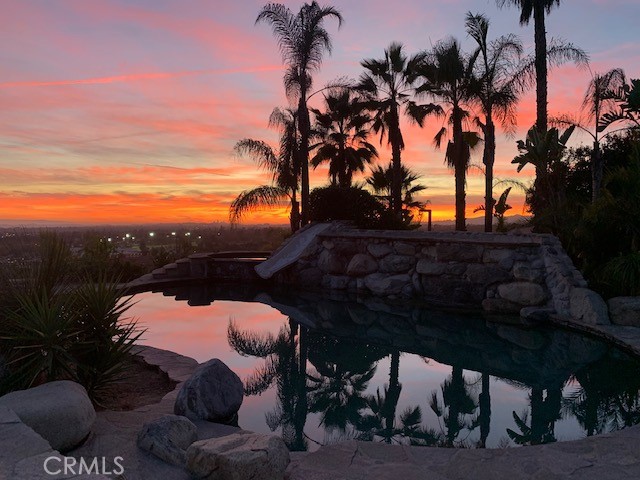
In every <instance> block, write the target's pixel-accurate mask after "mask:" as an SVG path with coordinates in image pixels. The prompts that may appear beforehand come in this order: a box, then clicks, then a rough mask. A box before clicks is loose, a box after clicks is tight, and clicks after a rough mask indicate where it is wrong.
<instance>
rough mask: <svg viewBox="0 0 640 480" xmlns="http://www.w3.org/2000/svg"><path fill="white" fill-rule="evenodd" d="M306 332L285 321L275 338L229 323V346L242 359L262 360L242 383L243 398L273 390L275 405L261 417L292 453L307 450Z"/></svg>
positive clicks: (295, 324)
mask: <svg viewBox="0 0 640 480" xmlns="http://www.w3.org/2000/svg"><path fill="white" fill-rule="evenodd" d="M305 335H306V329H304V328H303V327H300V326H299V325H298V324H297V323H296V322H294V321H293V320H291V319H289V324H288V325H285V326H283V327H282V328H281V329H280V331H279V332H278V334H277V335H275V336H274V335H272V334H269V333H266V334H260V333H255V332H253V331H242V330H239V329H238V327H237V326H236V325H235V323H234V322H229V326H228V329H227V339H228V341H229V346H231V348H233V349H234V350H235V351H236V352H238V353H239V354H240V355H242V356H244V357H248V356H252V357H257V358H262V359H264V360H265V362H264V364H263V365H262V366H260V367H258V368H256V370H255V371H254V372H253V374H252V375H250V376H249V377H248V378H246V379H245V380H244V382H243V383H244V393H245V395H261V394H262V393H264V392H265V391H266V390H267V389H269V388H270V387H271V386H272V385H275V386H276V390H277V398H278V403H277V404H276V406H275V408H274V410H273V411H272V412H268V413H266V414H265V419H266V422H267V425H268V426H269V428H270V429H271V431H275V430H276V429H277V428H278V427H281V428H282V437H283V440H284V442H285V443H286V444H287V447H288V448H289V449H290V450H292V451H305V450H307V439H306V435H305V433H304V426H305V423H306V419H307V405H308V402H307V400H308V399H307V396H308V393H307V387H306V378H307V371H306V370H307V367H306V365H307V353H306V340H305Z"/></svg>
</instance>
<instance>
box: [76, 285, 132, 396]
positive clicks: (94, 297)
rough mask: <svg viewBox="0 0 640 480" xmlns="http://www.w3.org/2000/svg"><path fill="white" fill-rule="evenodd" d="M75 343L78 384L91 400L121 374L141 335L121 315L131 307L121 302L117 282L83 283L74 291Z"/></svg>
mask: <svg viewBox="0 0 640 480" xmlns="http://www.w3.org/2000/svg"><path fill="white" fill-rule="evenodd" d="M74 296H75V297H76V299H77V300H76V305H77V307H76V308H77V312H78V313H77V319H76V323H77V329H78V330H79V335H78V342H77V343H76V345H74V348H73V349H72V351H73V354H74V358H75V363H76V367H77V368H76V376H77V379H78V381H79V382H80V383H81V384H82V385H84V387H85V388H86V389H87V391H88V392H89V395H90V396H91V397H93V398H99V397H100V395H101V394H102V393H103V392H104V390H105V389H106V388H107V387H108V386H109V385H110V384H112V383H113V382H114V381H115V380H116V379H117V378H118V377H119V376H120V375H121V374H122V373H123V369H124V365H125V362H126V360H127V358H128V357H129V355H130V354H131V349H132V347H133V345H134V343H135V342H136V341H137V340H138V339H139V338H140V336H141V335H142V333H143V331H142V330H140V329H139V328H138V325H137V323H136V322H135V321H132V320H129V319H124V318H123V315H124V314H125V313H126V312H127V311H128V310H129V309H130V308H131V306H132V305H133V303H132V297H126V298H124V299H123V293H122V291H121V290H120V289H119V288H118V281H117V279H113V278H111V279H110V278H107V277H102V278H100V279H98V280H97V281H91V280H90V279H86V280H85V282H83V283H82V284H81V285H80V286H79V287H78V288H77V289H76V290H75V291H74Z"/></svg>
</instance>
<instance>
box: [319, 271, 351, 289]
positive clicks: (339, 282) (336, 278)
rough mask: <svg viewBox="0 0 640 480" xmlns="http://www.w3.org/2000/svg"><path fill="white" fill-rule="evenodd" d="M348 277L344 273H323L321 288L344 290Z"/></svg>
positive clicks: (347, 284) (347, 283)
mask: <svg viewBox="0 0 640 480" xmlns="http://www.w3.org/2000/svg"><path fill="white" fill-rule="evenodd" d="M349 280H350V278H349V277H347V276H346V275H325V276H323V277H322V283H321V285H322V288H326V289H329V290H346V289H347V287H348V286H349Z"/></svg>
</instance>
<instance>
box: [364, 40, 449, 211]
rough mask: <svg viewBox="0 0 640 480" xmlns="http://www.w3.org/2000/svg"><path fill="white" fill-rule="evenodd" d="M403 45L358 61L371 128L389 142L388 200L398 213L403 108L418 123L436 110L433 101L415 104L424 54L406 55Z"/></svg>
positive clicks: (400, 185) (400, 207) (390, 47)
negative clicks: (391, 167) (391, 171)
mask: <svg viewBox="0 0 640 480" xmlns="http://www.w3.org/2000/svg"><path fill="white" fill-rule="evenodd" d="M402 48H403V46H402V44H400V43H395V42H394V43H391V45H389V47H388V48H387V49H386V50H385V51H384V58H383V59H373V58H370V59H366V60H363V61H362V62H361V64H362V66H363V67H364V68H365V72H364V73H363V74H362V75H361V76H360V83H359V85H358V88H359V89H360V90H361V91H362V92H364V93H365V94H366V95H367V97H368V100H369V101H368V108H369V109H370V110H371V111H372V112H373V114H374V120H373V130H374V131H375V132H376V133H379V134H380V143H382V141H383V140H384V138H385V136H386V137H387V141H388V144H389V145H391V162H392V165H393V181H392V186H391V192H392V193H391V203H390V204H391V207H392V210H393V212H394V213H395V214H396V215H398V216H400V213H401V211H402V159H401V154H402V150H404V139H403V137H402V131H401V130H400V115H401V112H402V109H404V112H405V114H406V115H407V117H408V118H409V119H410V120H412V121H415V122H416V123H417V124H418V125H420V126H422V125H423V123H424V118H425V116H426V115H427V114H429V113H431V112H434V111H436V110H438V109H437V107H436V106H434V105H418V104H417V103H416V102H415V101H414V100H412V94H413V87H414V83H415V82H416V80H417V79H418V74H419V72H420V67H421V65H422V63H423V62H424V59H425V54H424V53H418V54H416V55H413V56H411V57H407V56H406V55H405V54H404V52H403V51H402Z"/></svg>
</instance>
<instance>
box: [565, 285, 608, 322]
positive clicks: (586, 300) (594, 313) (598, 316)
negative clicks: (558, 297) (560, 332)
mask: <svg viewBox="0 0 640 480" xmlns="http://www.w3.org/2000/svg"><path fill="white" fill-rule="evenodd" d="M569 311H570V313H571V316H572V317H573V319H574V320H576V321H577V322H580V323H585V324H587V325H608V324H609V323H610V322H609V312H608V310H607V304H606V303H604V300H603V299H602V297H601V296H600V295H598V294H597V293H596V292H594V291H593V290H589V289H588V288H573V289H571V294H570V297H569Z"/></svg>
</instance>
